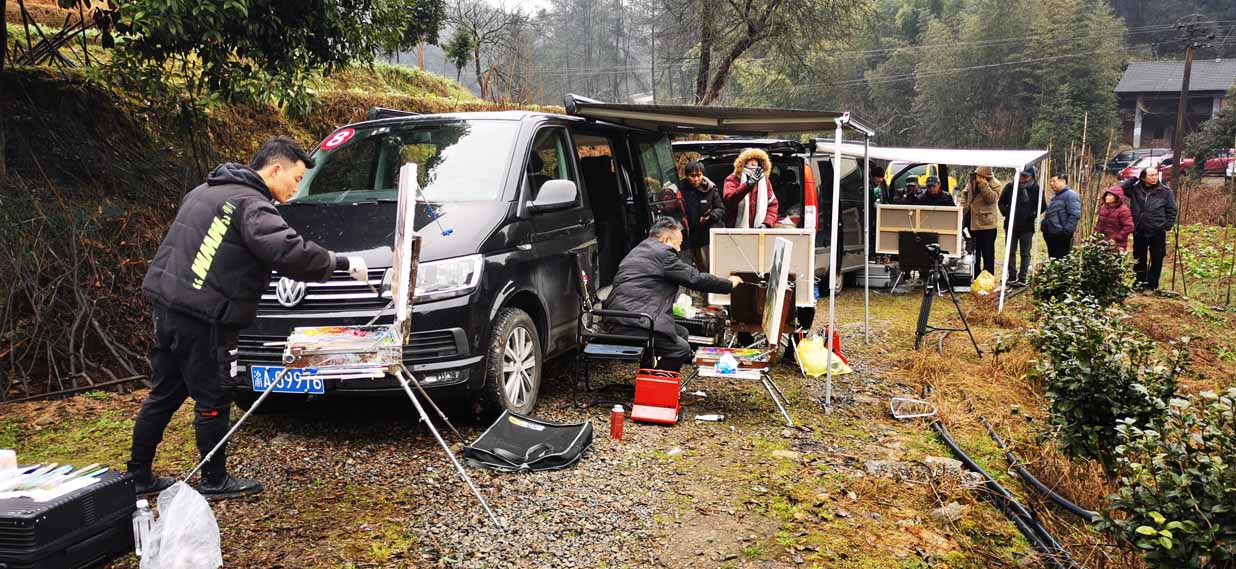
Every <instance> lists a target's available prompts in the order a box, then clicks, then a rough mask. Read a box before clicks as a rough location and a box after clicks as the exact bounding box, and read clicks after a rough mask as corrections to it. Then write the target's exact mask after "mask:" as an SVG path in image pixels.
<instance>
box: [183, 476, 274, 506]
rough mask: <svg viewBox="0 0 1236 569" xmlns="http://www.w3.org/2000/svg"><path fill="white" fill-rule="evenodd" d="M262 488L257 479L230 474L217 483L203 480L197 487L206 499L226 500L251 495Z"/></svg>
mask: <svg viewBox="0 0 1236 569" xmlns="http://www.w3.org/2000/svg"><path fill="white" fill-rule="evenodd" d="M263 489H264V488H263V487H262V483H261V482H258V481H257V480H250V479H248V478H237V477H235V476H232V475H231V474H227V475H225V476H224V477H223V481H221V482H219V483H218V484H211V483H209V482H207V481H205V480H203V481H202V484H201V485H200V486H198V487H197V491H198V492H200V493H201V494H202V496H203V497H205V498H206V499H207V500H227V499H229V498H240V497H242V496H252V495H254V494H257V493H259V492H261V491H262V490H263Z"/></svg>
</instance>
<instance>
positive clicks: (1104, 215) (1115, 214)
mask: <svg viewBox="0 0 1236 569" xmlns="http://www.w3.org/2000/svg"><path fill="white" fill-rule="evenodd" d="M1094 232H1095V233H1099V234H1102V235H1103V238H1104V239H1107V240H1108V241H1111V242H1112V246H1113V247H1115V248H1116V249H1119V250H1120V252H1121V253H1124V252H1125V251H1128V250H1129V236H1130V235H1132V234H1133V212H1132V211H1130V210H1129V204H1128V203H1126V200H1125V198H1124V189H1123V188H1121V187H1120V186H1118V185H1117V186H1112V187H1110V188H1108V189H1107V191H1106V192H1103V204H1102V205H1100V206H1099V218H1098V220H1097V221H1095V223H1094Z"/></svg>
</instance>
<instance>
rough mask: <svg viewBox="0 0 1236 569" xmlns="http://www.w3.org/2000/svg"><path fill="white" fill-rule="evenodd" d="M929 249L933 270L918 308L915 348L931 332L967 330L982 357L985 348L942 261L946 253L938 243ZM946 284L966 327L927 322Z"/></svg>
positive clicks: (918, 346)
mask: <svg viewBox="0 0 1236 569" xmlns="http://www.w3.org/2000/svg"><path fill="white" fill-rule="evenodd" d="M927 251H928V252H929V253H930V254H931V272H929V273H927V285H926V286H924V287H923V304H922V306H920V307H919V309H918V326H916V327H915V329H914V349H915V350H917V349H919V348H920V347H922V345H923V336H926V335H927V334H929V333H931V332H965V333H966V334H967V335H969V336H970V343H972V344H974V352H975V353H977V354H978V356H979V357H980V358H981V357H983V350H981V349H979V345H978V341H977V340H975V339H974V332H971V331H970V323H969V322H967V321H966V315H965V313H964V312H963V311H962V310H961V301H960V300H958V299H957V293H956V292H953V281H952V279H950V278H949V276H948V271H947V270H946V269H945V268H944V264H943V263H942V261H943V259H944V253H943V252H941V251H940V247H939V246H938V245H934V244H933V245H928V246H927ZM941 284H943V285H944V290H947V291H948V295H949V298H951V299H953V306H954V307H955V308H957V316H959V317H960V318H961V325H962V326H964V328H940V327H936V326H932V325H931V324H928V323H927V320H928V319H929V318H930V317H931V303H932V299H934V298H935V296H936V295H939V294H941V291H940V285H941Z"/></svg>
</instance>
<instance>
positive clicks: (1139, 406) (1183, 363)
mask: <svg viewBox="0 0 1236 569" xmlns="http://www.w3.org/2000/svg"><path fill="white" fill-rule="evenodd" d="M1030 338H1031V341H1032V342H1033V343H1034V346H1035V347H1036V348H1037V349H1038V350H1039V352H1041V353H1042V356H1043V357H1041V358H1040V359H1039V361H1038V362H1037V363H1036V365H1035V375H1036V377H1038V378H1040V379H1041V380H1042V382H1043V386H1044V389H1045V391H1046V395H1047V399H1048V401H1049V402H1050V406H1051V425H1052V426H1053V427H1054V429H1055V435H1056V438H1057V439H1058V442H1059V445H1060V447H1061V450H1062V451H1064V453H1065V454H1067V455H1068V456H1070V457H1072V458H1075V459H1095V460H1098V461H1099V462H1101V463H1102V464H1103V466H1104V468H1106V469H1107V470H1108V471H1109V472H1110V471H1111V470H1112V469H1113V468H1114V466H1115V461H1114V450H1115V445H1116V442H1115V441H1116V427H1117V425H1118V424H1120V421H1121V420H1124V419H1132V420H1133V421H1135V423H1136V424H1139V425H1147V424H1150V423H1151V422H1152V421H1154V420H1155V419H1157V418H1159V417H1160V416H1161V415H1162V414H1163V413H1164V412H1165V411H1166V409H1167V403H1168V401H1169V400H1170V399H1171V398H1172V397H1173V396H1174V394H1175V392H1176V378H1177V377H1178V376H1179V375H1180V373H1181V372H1183V371H1184V369H1185V368H1186V367H1187V366H1188V364H1189V360H1190V353H1189V351H1188V349H1187V348H1185V347H1184V346H1183V345H1177V344H1173V346H1172V349H1171V357H1170V358H1168V359H1167V360H1166V361H1159V360H1158V359H1156V358H1155V353H1154V352H1155V344H1154V342H1152V341H1151V340H1149V339H1148V338H1146V337H1145V336H1143V335H1142V334H1140V333H1139V332H1137V331H1136V330H1134V329H1133V328H1132V327H1130V326H1128V325H1126V324H1124V323H1122V322H1121V321H1120V320H1119V318H1118V313H1114V309H1109V308H1104V307H1101V306H1100V305H1099V303H1098V302H1097V301H1096V300H1095V299H1094V298H1091V297H1083V298H1074V297H1071V296H1066V297H1065V298H1064V299H1063V300H1061V301H1059V302H1051V303H1048V304H1045V305H1043V311H1042V315H1041V317H1040V321H1039V324H1038V326H1037V327H1036V328H1033V329H1031V330H1030Z"/></svg>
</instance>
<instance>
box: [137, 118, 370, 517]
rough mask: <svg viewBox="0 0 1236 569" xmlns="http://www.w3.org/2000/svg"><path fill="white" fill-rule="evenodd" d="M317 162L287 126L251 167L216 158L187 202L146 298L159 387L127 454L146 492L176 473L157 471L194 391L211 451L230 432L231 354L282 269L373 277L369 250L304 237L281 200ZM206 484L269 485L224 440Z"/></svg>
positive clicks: (206, 469)
mask: <svg viewBox="0 0 1236 569" xmlns="http://www.w3.org/2000/svg"><path fill="white" fill-rule="evenodd" d="M313 166H314V160H313V159H312V158H310V157H309V155H308V154H306V153H305V151H304V150H303V149H301V147H300V145H298V144H296V142H295V141H293V140H292V139H290V138H288V137H286V136H278V137H275V138H272V139H270V140H267V141H266V142H264V143H262V146H261V147H259V148H258V151H257V154H255V155H254V157H253V161H252V162H251V163H250V164H249V165H248V166H244V165H241V164H223V165H221V166H219V167H218V168H215V170H214V171H213V172H211V173H210V175H209V176H207V178H206V183H205V184H202V185H200V186H198V187H197V188H195V189H194V190H193V191H191V192H189V193H188V194H187V195H185V197H184V200H183V201H181V203H180V210H179V211H178V212H177V213H176V219H175V221H173V222H172V224H171V228H170V229H169V230H168V232H167V236H165V237H164V238H163V242H162V243H161V244H160V245H159V249H158V251H157V252H156V253H155V257H154V260H153V261H152V262H151V263H150V269H149V270H148V271H147V272H146V278H145V280H144V281H143V282H142V293H143V296H144V297H145V298H146V300H147V301H148V302H150V303H151V305H153V313H154V332H155V338H154V347H153V348H152V349H151V351H150V368H151V387H150V393H149V394H148V395H147V396H146V400H145V402H143V403H142V409H141V411H140V412H139V413H138V415H137V420H136V421H135V422H134V425H133V448H132V454H131V457H130V460H129V463H128V470H129V473H130V474H131V475H132V476H133V478H134V480H135V482H136V486H137V493H138V494H139V495H140V494H153V493H156V492H160V491H162V490H164V489H165V488H167V487H168V486H171V485H172V483H174V482H175V480H174V479H172V478H170V477H167V476H155V475H154V474H153V473H152V470H151V465H152V463H153V462H154V457H155V449H156V448H157V447H158V446H159V443H160V442H161V441H162V440H163V431H164V429H166V428H167V424H168V422H169V421H171V419H172V414H173V413H175V412H176V410H177V409H180V406H181V404H182V403H184V401H185V398H186V397H192V398H193V402H194V405H193V415H194V419H193V428H194V431H195V432H196V435H197V437H196V438H197V449H198V452H200V453H201V455H202V457H203V458H205V457H206V455H207V454H208V453H209V452H210V450H211V449H213V448H214V447H215V445H216V444H218V443H219V441H221V440H223V437H224V435H225V434H226V433H227V430H228V417H229V412H230V410H231V405H232V398H231V392H230V391H228V390H226V389H225V388H224V382H225V381H230V379H231V372H230V369H229V368H230V366H229V361H228V360H227V358H228V357H229V355H231V354H235V353H236V352H235V350H236V346H237V340H238V335H239V331H240V330H241V329H243V328H246V327H248V326H249V325H250V324H252V323H253V320H254V317H255V316H256V315H257V305H258V299H259V298H260V297H261V296H262V292H263V291H265V290H266V285H267V284H268V283H269V282H270V274H271V269H277V270H278V271H279V274H281V275H284V276H287V277H289V278H293V279H297V280H301V281H316V282H322V281H326V280H329V279H330V278H331V276H332V275H333V274H334V273H335V272H337V271H338V272H346V273H348V274H349V275H350V276H351V277H352V278H354V279H356V280H358V281H362V282H365V283H368V282H369V269H368V267H367V266H366V264H365V261H364V259H362V258H361V257H343V256H339V255H336V254H335V253H333V252H331V251H328V250H326V249H323V248H322V247H320V246H318V245H317V244H315V243H312V242H310V241H307V240H305V239H304V238H303V237H301V236H300V235H299V234H297V233H296V231H295V230H293V229H292V228H291V227H289V226H288V224H287V222H285V221H284V220H283V216H281V215H280V214H279V210H278V209H276V208H275V206H274V205H273V204H272V203H271V202H278V203H287V202H288V200H290V199H292V196H293V195H294V194H295V193H296V189H297V185H298V184H299V183H300V180H301V177H302V176H304V174H305V170H306V169H307V168H312V167H313ZM234 361H235V360H232V362H231V363H232V364H233V365H234ZM225 374H226V377H225ZM198 490H199V492H201V494H202V495H203V496H205V497H206V498H207V499H222V498H233V497H238V496H244V495H249V494H256V493H258V492H261V491H262V484H261V483H259V482H258V481H256V480H247V479H242V478H236V477H234V476H232V475H231V474H228V472H227V468H226V453H225V451H224V449H220V451H219V452H218V453H215V455H214V456H213V457H211V459H210V461H209V462H207V463H206V464H205V466H203V467H202V480H201V484H200V486H199V487H198Z"/></svg>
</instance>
